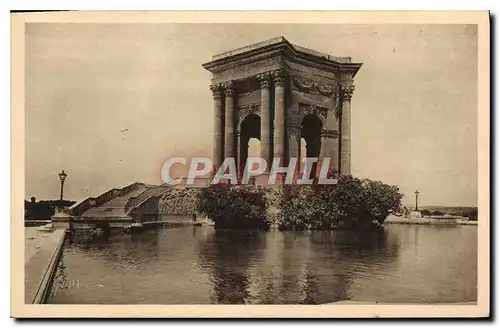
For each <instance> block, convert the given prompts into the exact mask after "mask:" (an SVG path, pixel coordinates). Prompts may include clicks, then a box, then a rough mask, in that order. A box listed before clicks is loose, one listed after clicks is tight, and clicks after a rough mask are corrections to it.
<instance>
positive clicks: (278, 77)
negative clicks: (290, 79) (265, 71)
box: [272, 68, 288, 85]
mask: <svg viewBox="0 0 500 328" xmlns="http://www.w3.org/2000/svg"><path fill="white" fill-rule="evenodd" d="M287 76H288V73H287V71H286V70H285V69H284V68H279V69H277V70H274V71H273V72H272V77H273V81H274V84H275V85H283V84H284V83H285V80H286V78H287Z"/></svg>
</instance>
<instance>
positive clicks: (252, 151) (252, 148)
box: [248, 138, 260, 157]
mask: <svg viewBox="0 0 500 328" xmlns="http://www.w3.org/2000/svg"><path fill="white" fill-rule="evenodd" d="M259 156H260V140H259V139H257V138H250V140H248V157H259Z"/></svg>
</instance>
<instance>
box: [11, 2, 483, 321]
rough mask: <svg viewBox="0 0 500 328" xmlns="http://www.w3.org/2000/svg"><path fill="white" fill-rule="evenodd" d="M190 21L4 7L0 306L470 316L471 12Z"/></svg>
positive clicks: (476, 97) (39, 312)
mask: <svg viewBox="0 0 500 328" xmlns="http://www.w3.org/2000/svg"><path fill="white" fill-rule="evenodd" d="M193 14H194V13H189V12H185V13H182V12H180V13H175V14H174V13H167V12H164V13H155V14H153V13H148V15H147V14H145V13H143V14H139V13H135V14H134V13H119V12H115V13H106V12H94V13H90V12H87V13H83V12H81V13H78V12H72V13H71V12H68V13H52V14H49V13H45V14H43V13H14V14H11V19H12V49H13V50H12V81H13V84H12V94H13V102H12V109H11V110H12V116H13V120H12V134H13V139H12V145H13V146H12V147H13V159H12V165H13V166H12V179H13V184H12V195H13V196H12V197H13V198H12V199H13V200H12V218H11V220H12V238H13V246H12V252H13V254H14V252H15V254H16V255H15V256H13V260H12V261H13V262H12V279H13V280H12V285H13V287H14V286H16V287H17V288H12V300H13V302H14V303H15V306H14V305H13V312H12V313H13V316H16V317H73V316H99V317H103V316H105V317H143V316H145V317H162V316H169V317H200V316H204V317H210V316H214V317H262V316H267V317H270V316H273V317H375V316H381V317H426V316H429V317H436V316H438V317H439V316H448V317H485V316H488V315H489V314H490V303H489V302H490V301H489V298H490V295H489V294H490V290H489V288H490V282H489V279H490V278H489V272H490V259H489V252H490V249H489V241H490V221H489V217H490V214H489V213H490V207H489V206H490V205H489V137H490V134H489V124H490V122H489V13H488V12H486V11H483V12H440V13H438V12H433V13H425V12H420V13H418V14H417V13H413V14H412V13H409V12H405V13H403V12H392V13H390V14H388V13H387V14H386V15H384V14H383V13H379V14H376V13H368V12H366V13H360V12H358V13H357V14H355V13H354V12H353V13H335V12H316V13H314V12H302V13H301V12H296V13H291V12H288V13H287V12H279V13H276V14H271V13H258V12H253V13H252V12H247V13H244V12H240V13H234V12H233V13H232V15H231V12H226V13H215V12H213V13H208V12H205V13H196V14H195V15H193ZM238 15H239V16H240V17H239V18H238ZM14 181H16V183H14ZM21 210H23V212H24V217H22V216H21V213H22V212H21ZM71 305H81V307H80V306H79V307H78V308H75V307H71ZM174 305H175V306H177V305H179V306H182V307H180V308H177V307H173V306H174ZM193 305H195V307H192V306H193ZM231 305H239V307H236V308H235V307H231ZM87 306H88V307H87ZM190 306H191V307H190ZM99 309H100V310H99Z"/></svg>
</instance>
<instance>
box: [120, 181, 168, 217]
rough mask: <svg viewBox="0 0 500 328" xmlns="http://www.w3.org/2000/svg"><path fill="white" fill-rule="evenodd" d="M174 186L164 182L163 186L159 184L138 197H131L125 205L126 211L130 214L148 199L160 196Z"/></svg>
mask: <svg viewBox="0 0 500 328" xmlns="http://www.w3.org/2000/svg"><path fill="white" fill-rule="evenodd" d="M170 188H172V186H171V185H167V184H163V185H161V186H157V187H154V188H149V189H146V190H144V191H143V192H142V193H140V194H139V195H137V196H136V197H132V198H130V200H129V201H128V202H127V204H126V205H125V213H126V214H127V215H128V214H129V213H130V212H132V211H133V210H134V209H135V208H137V207H139V206H141V205H142V204H144V203H145V202H146V201H147V200H148V199H151V198H152V197H158V196H160V195H161V194H163V193H164V192H166V191H167V190H169V189H170Z"/></svg>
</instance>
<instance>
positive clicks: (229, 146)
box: [224, 81, 236, 158]
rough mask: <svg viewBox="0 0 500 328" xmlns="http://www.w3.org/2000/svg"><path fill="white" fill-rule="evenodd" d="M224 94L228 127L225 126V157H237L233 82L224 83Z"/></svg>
mask: <svg viewBox="0 0 500 328" xmlns="http://www.w3.org/2000/svg"><path fill="white" fill-rule="evenodd" d="M224 93H225V95H226V125H225V131H224V133H225V135H226V137H225V142H224V156H225V157H233V158H234V157H235V155H236V154H235V149H234V148H235V147H234V139H235V138H234V137H235V129H234V89H233V82H232V81H229V82H226V83H224Z"/></svg>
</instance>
